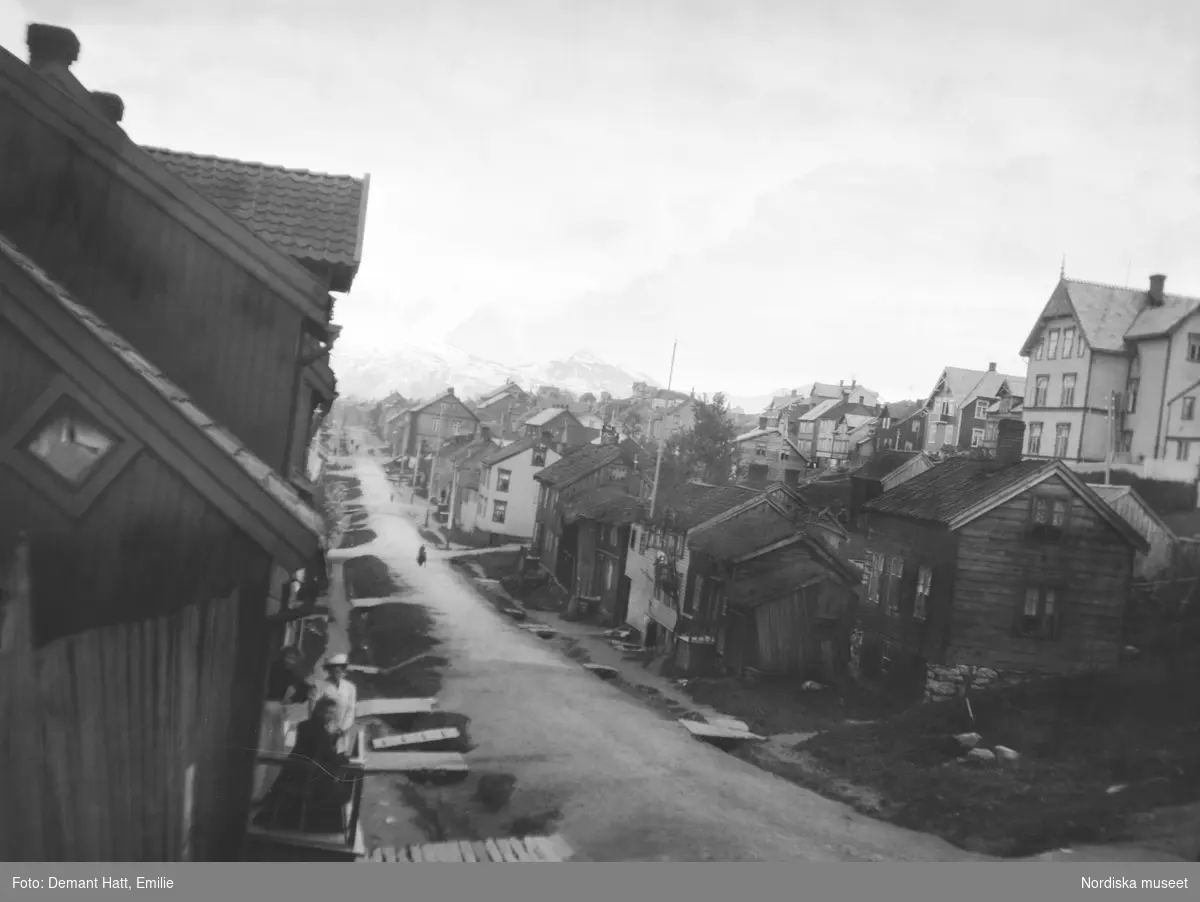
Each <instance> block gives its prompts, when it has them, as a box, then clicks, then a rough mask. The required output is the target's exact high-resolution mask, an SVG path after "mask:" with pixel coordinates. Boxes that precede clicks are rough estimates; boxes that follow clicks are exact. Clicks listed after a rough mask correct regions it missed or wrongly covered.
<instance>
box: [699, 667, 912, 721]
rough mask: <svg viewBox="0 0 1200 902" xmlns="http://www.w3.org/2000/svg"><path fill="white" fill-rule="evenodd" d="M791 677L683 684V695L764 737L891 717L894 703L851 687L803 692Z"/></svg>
mask: <svg viewBox="0 0 1200 902" xmlns="http://www.w3.org/2000/svg"><path fill="white" fill-rule="evenodd" d="M801 685H802V683H801V682H800V681H798V680H796V679H795V678H788V679H780V680H771V679H764V680H761V681H760V682H758V683H748V682H743V681H741V680H739V679H736V678H729V679H719V680H709V679H695V680H690V681H688V683H687V685H686V686H685V687H684V691H685V692H686V693H687V695H688V696H689V697H691V699H692V700H693V701H695V702H698V703H699V704H703V705H708V706H710V707H713V708H716V709H717V710H718V711H721V712H723V713H725V714H728V715H729V716H730V717H735V718H737V719H738V720H743V721H745V722H746V723H747V724H749V725H750V727H751V729H753V730H754V731H756V732H759V733H763V734H772V733H798V732H812V731H815V730H824V729H828V728H830V727H833V726H837V725H839V724H842V723H844V722H845V721H847V720H874V719H876V718H879V717H886V716H889V715H892V714H894V713H895V712H896V710H897V707H898V705H899V703H898V702H897V701H896V700H895V699H893V698H891V697H889V696H886V695H882V694H877V693H872V692H868V691H867V690H865V689H860V688H858V687H854V686H847V687H845V688H842V689H839V688H837V687H827V688H824V689H819V690H815V691H811V692H809V691H804V690H802V689H801V688H800V686H801Z"/></svg>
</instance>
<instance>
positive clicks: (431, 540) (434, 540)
mask: <svg viewBox="0 0 1200 902" xmlns="http://www.w3.org/2000/svg"><path fill="white" fill-rule="evenodd" d="M417 532H418V533H419V534H420V536H421V538H422V539H424V540H425V542H426V544H428V545H433V546H435V547H437V548H441V547H442V546H443V545H445V544H446V541H445V539H443V538H442V537H441V536H440V535H438V534H437V533H436V532H434V531H433V530H432V529H426V528H425V527H424V526H418V527H417Z"/></svg>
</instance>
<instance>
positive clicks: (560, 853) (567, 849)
mask: <svg viewBox="0 0 1200 902" xmlns="http://www.w3.org/2000/svg"><path fill="white" fill-rule="evenodd" d="M545 842H546V846H547V851H548V853H549V855H550V856H551V858H550V860H551V861H570V860H571V858H572V857H573V856H574V855H575V850H574V849H572V848H571V844H570V843H568V842H567V841H566V839H565V838H564V837H563V835H562V834H561V833H555V834H553V835H552V836H548V837H546V840H545Z"/></svg>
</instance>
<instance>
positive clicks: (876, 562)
mask: <svg viewBox="0 0 1200 902" xmlns="http://www.w3.org/2000/svg"><path fill="white" fill-rule="evenodd" d="M868 559H869V561H870V566H871V570H870V572H869V573H868V574H867V601H869V602H871V603H872V604H879V583H880V581H881V578H882V577H883V555H882V554H880V553H879V552H877V551H872V552H870V553H869V555H868Z"/></svg>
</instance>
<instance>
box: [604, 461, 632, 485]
mask: <svg viewBox="0 0 1200 902" xmlns="http://www.w3.org/2000/svg"><path fill="white" fill-rule="evenodd" d="M628 475H629V468H628V467H626V466H624V465H623V464H613V465H612V466H611V467H609V468H608V478H609V479H611V480H612V481H613V482H620V481H621V480H622V479H625V478H626V477H627V476H628Z"/></svg>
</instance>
